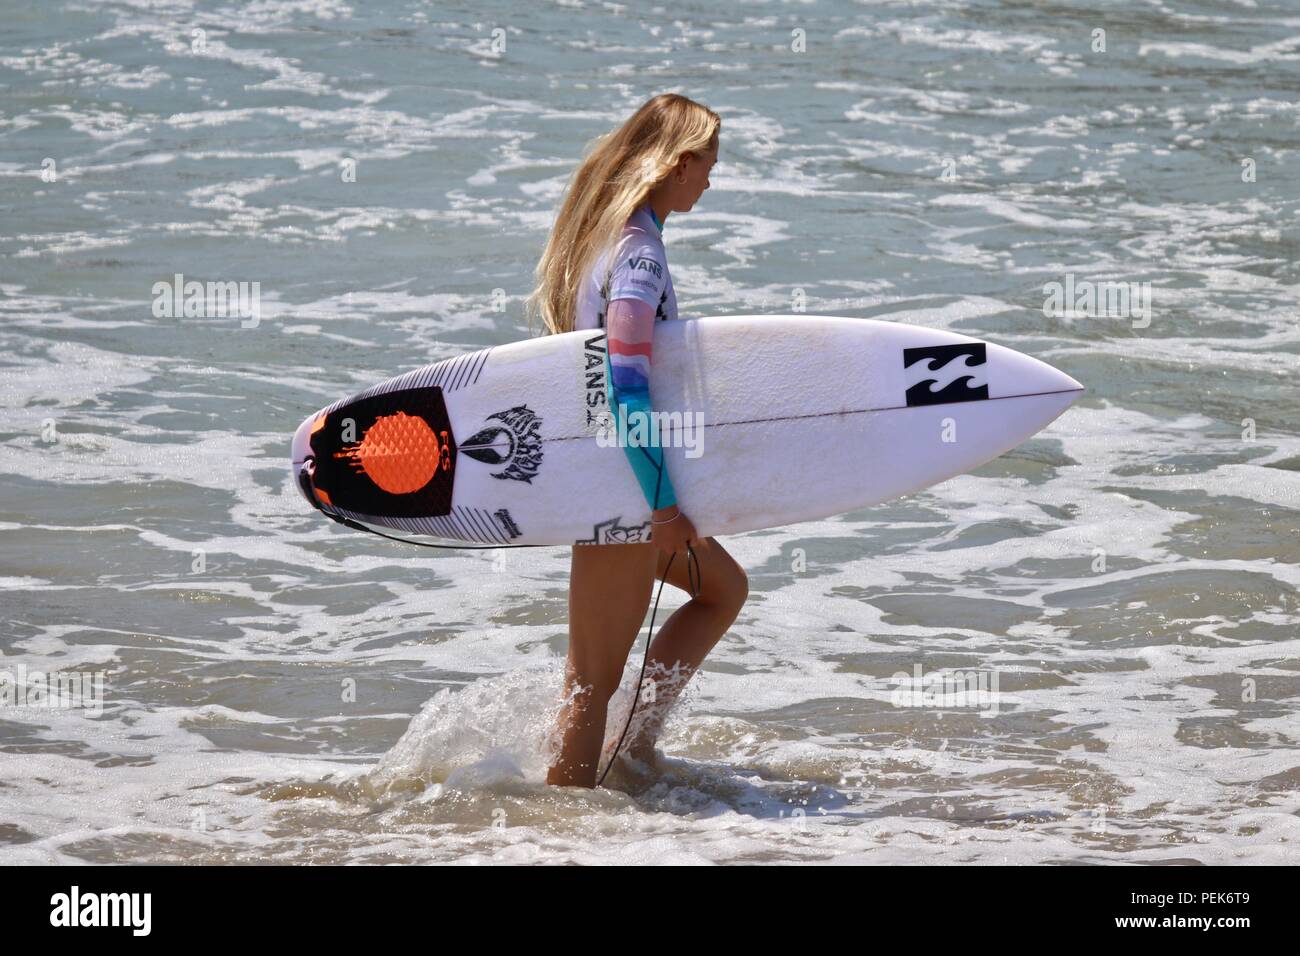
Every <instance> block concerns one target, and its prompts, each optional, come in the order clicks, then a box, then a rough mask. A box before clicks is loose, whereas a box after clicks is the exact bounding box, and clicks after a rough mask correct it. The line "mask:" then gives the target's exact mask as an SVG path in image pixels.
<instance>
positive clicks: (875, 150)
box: [0, 0, 1300, 864]
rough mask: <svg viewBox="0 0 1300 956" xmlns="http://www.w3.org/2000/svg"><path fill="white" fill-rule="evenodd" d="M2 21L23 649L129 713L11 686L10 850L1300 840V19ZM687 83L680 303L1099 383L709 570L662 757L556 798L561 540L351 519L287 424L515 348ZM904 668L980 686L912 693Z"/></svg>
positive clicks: (941, 7) (554, 11)
mask: <svg viewBox="0 0 1300 956" xmlns="http://www.w3.org/2000/svg"><path fill="white" fill-rule="evenodd" d="M3 21H4V22H3V24H2V25H0V410H2V411H3V419H2V420H0V583H2V585H3V592H2V597H0V605H2V608H3V613H2V614H0V628H2V630H0V652H2V654H3V656H2V657H0V671H4V672H6V673H11V674H18V673H19V670H20V669H25V670H23V673H25V674H26V675H27V676H26V677H25V678H24V679H25V680H26V681H27V682H28V684H27V686H28V687H31V686H34V683H33V682H36V681H38V680H39V674H41V673H55V674H61V675H74V674H75V675H86V679H88V680H92V683H91V684H90V685H89V687H90V695H89V700H90V705H83V706H80V707H55V706H51V703H52V702H51V700H49V699H44V700H43V699H41V698H39V697H27V698H25V699H24V700H22V701H11V702H9V703H6V704H5V705H4V706H3V707H2V708H0V752H2V753H3V765H4V770H5V773H4V781H3V784H0V863H110V862H186V863H217V862H236V861H238V862H256V861H268V862H350V863H378V862H384V863H414V862H442V861H461V862H477V863H485V862H502V863H565V862H579V863H741V862H745V863H752V862H795V861H798V862H830V863H844V862H850V863H881V864H909V863H935V864H950V863H1006V862H1009V863H1056V864H1061V863H1140V864H1158V863H1288V862H1289V863H1294V862H1297V860H1298V859H1300V852H1298V850H1300V817H1298V816H1297V811H1298V810H1300V801H1298V800H1297V797H1296V789H1297V786H1298V785H1300V723H1298V722H1297V716H1298V715H1297V711H1298V709H1300V635H1298V634H1297V628H1298V622H1300V592H1298V591H1297V586H1298V585H1300V569H1298V568H1297V563H1298V562H1300V474H1298V472H1300V390H1298V389H1297V387H1296V386H1297V368H1298V361H1300V331H1298V330H1297V320H1298V316H1300V269H1298V267H1297V264H1296V263H1297V258H1300V242H1298V240H1297V214H1298V213H1300V185H1297V178H1296V174H1295V170H1296V167H1297V163H1300V6H1298V5H1297V4H1296V3H1295V2H1294V0H1286V2H1282V0H1235V2H1234V0H1218V2H1205V0H1199V2H1198V0H1191V2H1177V3H1174V2H1161V0H1125V2H1111V3H1100V4H1087V5H1085V4H1069V3H1064V2H1050V0H1021V2H1002V3H999V2H991V0H985V2H964V0H934V2H910V0H909V2H902V0H899V2H882V3H873V4H853V3H847V2H835V3H827V2H819V3H807V4H779V3H757V2H756V3H747V4H739V5H735V4H728V5H718V4H705V3H673V4H663V5H658V6H626V5H617V4H607V3H580V2H576V0H573V2H558V3H549V4H531V3H501V2H496V3H493V2H487V3H474V4H468V3H466V4H444V3H415V2H409V3H396V2H377V3H364V4H362V3H355V2H354V3H352V4H346V3H341V2H331V0H315V2H313V0H305V2H304V0H260V2H254V3H247V4H239V3H207V2H191V0H137V2H103V3H91V2H70V3H56V2H50V3H37V2H24V0H12V2H9V3H7V4H6V5H5V12H4V17H3ZM1098 30H1100V31H1104V49H1102V48H1101V45H1100V43H1099V41H1100V40H1101V39H1102V38H1103V34H1099V33H1097V32H1096V31H1098ZM669 90H672V91H678V92H682V93H685V94H687V95H689V96H692V97H694V98H696V99H699V100H700V101H702V102H704V103H706V104H708V105H709V106H711V107H712V108H713V109H715V110H716V111H718V112H719V113H720V114H721V115H722V117H723V132H722V144H721V152H720V159H719V162H718V165H717V167H716V169H715V171H714V173H713V175H712V188H711V189H710V190H709V191H708V192H707V193H706V194H705V196H704V197H703V199H702V201H701V202H700V203H699V204H698V205H697V206H696V208H695V210H694V211H692V212H691V213H689V214H685V215H674V216H672V217H671V218H670V219H669V220H668V222H667V226H666V230H665V238H666V241H667V244H668V252H669V259H670V264H671V268H672V273H673V278H674V283H675V285H676V288H677V293H678V298H679V301H680V305H681V310H682V314H683V315H685V316H691V315H708V314H726V313H744V312H764V311H772V312H788V311H791V309H792V307H793V306H794V305H795V304H796V303H797V304H798V305H799V307H802V308H805V309H806V311H807V312H809V313H812V314H831V315H848V316H860V317H870V318H884V319H890V320H894V321H900V322H911V323H917V324H921V325H926V326H933V327H943V328H948V329H953V330H956V331H960V332H963V333H967V334H970V335H975V336H978V337H981V338H985V339H989V340H991V341H996V342H999V343H1001V344H1004V345H1007V346H1010V347H1012V348H1015V349H1019V350H1021V351H1024V352H1027V353H1029V354H1032V355H1035V356H1037V357H1039V358H1042V359H1044V360H1045V361H1047V362H1049V363H1051V364H1053V365H1056V366H1058V367H1059V368H1061V369H1062V370H1064V371H1066V372H1068V373H1069V374H1071V375H1073V376H1074V377H1075V378H1077V379H1079V380H1080V381H1082V382H1084V383H1085V384H1086V385H1087V386H1088V388H1089V391H1088V393H1087V394H1086V395H1085V396H1084V398H1082V399H1081V400H1080V401H1079V402H1078V403H1076V405H1075V406H1074V407H1073V408H1072V409H1071V410H1070V411H1069V412H1067V413H1066V414H1065V415H1064V416H1063V417H1062V418H1061V419H1059V420H1058V421H1057V422H1055V423H1054V424H1053V425H1052V426H1051V427H1049V428H1048V429H1046V430H1045V431H1044V432H1042V433H1041V434H1040V435H1038V436H1037V437H1035V438H1034V439H1033V440H1031V441H1029V442H1027V443H1025V444H1024V445H1022V446H1021V447H1019V448H1017V449H1016V450H1014V451H1013V452H1011V453H1009V454H1007V455H1005V456H1003V457H1002V458H1000V459H998V460H997V461H995V462H993V463H991V464H989V465H987V466H985V467H983V468H981V469H979V470H978V471H977V472H975V473H973V474H969V475H965V476H962V477H960V478H957V479H955V480H952V481H949V482H946V483H944V484H942V485H939V486H937V487H934V488H931V489H929V490H927V491H926V492H924V493H921V494H917V495H914V496H912V497H910V498H907V499H905V500H902V501H897V502H894V503H892V504H890V505H886V506H881V507H877V508H872V509H867V510H864V511H861V512H857V513H852V514H847V515H842V516H838V517H835V518H833V519H829V520H826V521H822V522H814V523H808V524H802V525H798V526H793V527H788V528H781V529H774V530H768V531H762V532H757V533H752V534H745V535H738V536H734V537H730V538H725V539H723V543H724V544H725V546H726V547H727V548H728V549H729V550H730V551H731V552H732V553H733V554H734V555H736V557H737V558H738V560H739V561H740V562H741V563H742V564H743V566H744V567H745V568H746V569H747V570H748V572H749V574H750V582H751V594H750V598H749V601H748V603H747V605H746V607H745V609H744V610H743V611H742V613H741V615H740V617H739V619H738V620H737V622H736V624H735V626H734V627H733V629H732V630H731V632H730V633H729V634H728V635H727V636H726V637H725V638H724V639H723V641H722V642H721V643H720V644H719V646H718V647H717V648H716V650H715V651H714V653H713V654H712V655H711V657H710V659H709V662H708V664H707V665H706V667H705V669H704V670H703V672H702V673H701V674H700V675H698V677H697V679H696V680H695V681H694V682H693V683H692V685H691V687H690V689H689V691H688V693H687V696H686V699H685V700H684V701H683V702H682V704H681V706H680V707H679V708H678V709H677V710H676V711H675V712H674V713H673V714H672V715H671V717H670V719H669V723H668V725H667V727H666V730H665V734H664V737H663V739H662V742H661V748H662V751H663V754H664V764H665V765H664V768H663V770H662V772H661V773H660V774H659V775H658V776H656V777H654V778H653V779H651V780H649V781H640V782H639V783H636V784H632V783H631V782H626V781H625V782H617V781H616V786H614V787H612V788H607V789H604V790H600V791H578V790H570V789H560V788H548V787H545V786H544V785H543V784H542V783H541V781H542V779H543V777H544V773H545V765H546V758H545V754H546V747H547V737H548V732H549V727H550V721H551V719H552V717H553V714H554V709H555V707H556V705H557V703H558V698H559V688H560V679H561V671H562V661H563V655H564V651H565V646H566V594H567V590H566V589H567V575H568V561H569V554H568V552H567V550H565V549H563V548H548V549H530V550H520V551H499V552H493V551H466V552H455V551H450V552H427V551H420V550H418V549H412V548H408V547H404V546H402V545H399V544H393V543H389V542H385V541H382V540H380V539H378V538H373V537H370V536H365V535H361V534H358V533H355V532H350V531H347V530H345V529H342V528H337V527H334V526H331V525H329V524H328V523H327V522H325V521H323V520H322V519H321V518H320V517H319V516H318V515H316V514H314V513H311V512H309V511H308V510H307V509H306V508H305V507H304V504H303V502H302V500H301V498H300V497H299V496H298V494H297V492H296V490H295V489H294V488H293V487H292V485H291V483H290V482H289V479H288V473H287V468H286V455H287V447H288V440H289V437H290V435H291V433H292V431H293V429H294V428H295V427H296V425H297V424H298V422H299V421H301V419H302V417H303V416H304V415H305V414H306V413H308V412H310V411H311V410H313V409H315V408H317V407H319V406H321V405H323V404H325V403H327V402H328V401H331V400H333V399H334V398H337V397H339V396H341V395H343V394H346V393H348V392H351V391H354V390H357V389H359V388H361V387H364V386H366V385H369V384H372V383H374V382H376V381H378V380H380V379H383V378H386V377H388V376H390V375H394V374H397V373H399V372H402V371H406V370H409V369H411V368H415V367H418V366H420V365H424V364H427V363H430V362H432V361H436V360H439V359H442V358H447V357H450V356H454V355H457V354H459V353H461V352H464V351H467V350H473V349H478V348H482V347H484V346H486V345H490V344H495V343H503V342H508V341H512V340H515V339H518V338H522V337H524V336H526V335H527V334H528V331H527V329H526V328H525V326H524V324H523V320H522V298H523V296H524V295H525V294H526V293H527V292H528V291H529V283H530V279H531V271H532V268H533V266H534V264H535V263H536V260H537V257H538V255H539V254H540V251H541V248H542V245H543V243H544V240H545V235H546V230H547V228H548V226H549V223H550V220H551V217H552V215H553V213H554V210H555V207H556V204H557V201H558V198H559V196H560V194H561V190H562V188H563V186H564V183H565V180H566V177H567V175H568V173H569V172H570V170H571V169H572V168H573V166H574V164H575V162H576V161H577V159H578V158H579V157H580V155H581V153H582V150H583V147H584V145H585V144H586V143H587V142H588V141H589V140H590V139H591V138H592V137H594V136H596V135H597V134H599V133H601V132H604V131H605V130H607V129H609V128H611V127H612V126H614V125H616V124H617V123H619V122H620V121H621V120H622V119H623V118H625V117H626V116H627V115H629V114H630V113H631V112H632V111H633V110H634V109H635V107H636V106H637V105H639V104H640V103H641V102H642V101H643V100H644V99H645V98H646V97H648V96H650V95H653V94H654V93H657V92H662V91H669ZM178 273H179V274H182V275H184V276H185V277H186V278H188V279H198V280H201V281H208V280H213V281H236V282H250V283H252V282H257V283H260V313H259V318H258V321H257V322H256V323H253V322H252V321H251V320H248V321H244V320H241V318H240V317H239V316H237V315H236V316H222V317H200V316H190V317H185V316H182V317H167V316H161V317H160V316H158V315H155V312H154V309H153V302H154V298H155V294H154V291H153V289H154V284H155V283H158V282H160V281H165V280H170V279H171V278H172V277H173V276H174V275H176V274H178ZM1053 282H1059V283H1062V284H1065V283H1070V284H1072V285H1073V286H1074V287H1075V288H1078V287H1080V284H1082V283H1086V282H1094V283H1096V282H1124V283H1135V284H1137V285H1136V286H1133V287H1131V288H1133V289H1135V290H1137V291H1136V298H1135V299H1134V300H1133V301H1134V302H1137V303H1142V302H1147V304H1148V305H1149V308H1146V307H1140V308H1136V309H1134V308H1129V309H1127V310H1122V311H1119V312H1116V311H1114V310H1112V311H1110V312H1107V313H1105V314H1100V315H1090V314H1087V311H1086V310H1084V309H1075V310H1072V311H1064V312H1062V311H1059V310H1052V309H1045V301H1046V296H1047V293H1046V292H1045V288H1046V287H1047V286H1048V284H1050V283H1053ZM1148 293H1149V301H1148V300H1147V299H1146V296H1147V294H1148ZM245 326H247V327H245ZM683 597H684V596H683V595H681V594H678V593H676V592H674V593H672V594H671V595H670V594H669V592H668V591H665V598H664V603H665V605H666V606H667V609H668V610H671V609H672V608H674V607H676V606H678V605H679V604H680V603H681V600H682V599H683ZM660 615H661V618H660V619H661V620H662V618H663V617H664V616H666V615H665V609H664V608H662V607H661V611H660ZM642 639H644V638H642ZM639 653H640V648H639V646H638V648H637V649H636V650H634V652H633V656H634V658H636V659H637V660H639V658H637V655H638V654H639ZM918 668H919V669H920V673H921V674H923V675H931V676H933V675H944V674H951V673H954V672H958V671H961V672H976V673H980V674H983V675H985V676H986V677H989V678H990V679H994V678H995V679H996V680H997V681H998V688H997V689H998V694H997V698H996V706H989V705H988V702H987V701H986V702H984V703H982V704H980V703H979V702H976V705H972V703H971V702H970V701H969V700H968V701H961V700H958V699H956V698H944V699H938V700H923V701H922V706H900V703H901V701H900V700H899V691H900V690H901V689H902V688H903V687H905V686H907V685H905V684H904V683H902V682H901V681H899V680H897V679H896V678H895V675H898V674H900V673H903V674H907V675H912V676H913V678H914V677H915V675H916V674H917V673H918ZM632 673H633V671H632V670H631V669H629V677H628V685H629V686H630V683H631V679H632ZM93 679H98V680H102V685H101V684H95V683H93ZM97 687H98V688H99V690H95V688H97ZM620 701H621V706H622V707H623V708H624V712H625V708H626V705H627V703H628V701H627V697H626V695H624V696H622V697H621V698H620ZM20 704H21V706H20ZM83 704H84V702H83ZM621 716H622V715H621V714H620V713H619V712H618V708H617V707H616V708H615V712H614V715H613V716H612V717H611V734H613V733H616V732H617V730H618V729H619V726H616V724H617V723H618V722H619V718H621Z"/></svg>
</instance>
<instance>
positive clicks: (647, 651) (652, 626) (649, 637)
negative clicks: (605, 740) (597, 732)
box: [596, 544, 704, 787]
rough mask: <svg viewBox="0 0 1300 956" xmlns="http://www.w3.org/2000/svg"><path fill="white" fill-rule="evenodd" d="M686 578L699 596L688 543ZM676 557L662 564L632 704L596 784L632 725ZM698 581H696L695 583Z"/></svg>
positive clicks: (697, 563) (697, 564)
mask: <svg viewBox="0 0 1300 956" xmlns="http://www.w3.org/2000/svg"><path fill="white" fill-rule="evenodd" d="M686 555H687V558H686V578H687V582H688V583H689V584H690V586H691V597H693V598H697V597H699V596H700V585H701V584H703V582H704V572H702V571H701V570H700V559H699V556H698V555H697V554H696V553H695V549H694V548H692V547H691V546H690V545H689V544H688V545H686ZM675 557H677V552H676V551H674V552H673V553H672V554H670V555H668V563H667V564H666V565H665V566H664V576H663V577H662V578H660V579H659V590H658V591H657V592H656V593H655V606H654V610H652V611H651V612H650V630H649V632H648V633H647V634H646V639H645V654H643V655H642V657H641V673H640V674H638V675H637V678H636V689H635V691H634V692H633V695H632V706H631V708H630V709H629V710H628V712H627V722H626V723H624V724H623V732H622V733H621V734H619V735H618V743H616V744H615V745H614V752H613V753H612V754H611V755H610V758H609V763H607V764H605V772H604V773H602V774H601V775H600V777H599V778H598V779H597V780H596V786H598V787H599V786H601V785H602V784H603V783H604V782H605V775H606V774H608V773H609V771H610V768H612V767H613V766H614V761H615V760H617V759H618V752H619V749H620V748H622V746H623V740H624V738H626V737H627V732H628V728H630V727H631V726H632V718H633V717H634V716H635V715H636V708H637V705H638V704H640V703H641V685H642V684H644V683H645V669H646V665H647V664H649V663H650V645H651V644H652V643H653V642H654V637H655V617H656V616H657V615H658V614H659V596H660V595H661V594H663V593H664V582H665V581H667V580H668V572H669V571H671V570H672V569H673V558H675ZM692 561H694V562H695V574H691V562H692ZM697 581H698V583H697Z"/></svg>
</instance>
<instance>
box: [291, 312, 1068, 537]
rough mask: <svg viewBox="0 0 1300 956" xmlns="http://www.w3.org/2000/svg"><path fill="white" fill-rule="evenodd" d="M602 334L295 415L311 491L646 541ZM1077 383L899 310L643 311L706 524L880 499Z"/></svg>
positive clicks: (996, 436)
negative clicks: (610, 425)
mask: <svg viewBox="0 0 1300 956" xmlns="http://www.w3.org/2000/svg"><path fill="white" fill-rule="evenodd" d="M605 344H606V337H605V331H604V330H603V329H598V330H588V331H579V332H570V333H567V334H564V335H548V336H540V337H537V338H532V339H527V340H524V341H520V342H514V343H511V344H509V345H500V346H494V347H493V348H489V349H483V350H482V351H479V352H473V353H468V354H466V355H462V356H459V357H457V358H454V359H448V360H446V361H443V362H439V363H438V364H436V365H430V366H427V367H425V368H422V369H418V370H417V371H414V372H409V373H407V374H405V375H401V376H398V377H397V378H393V379H390V380H388V381H386V382H383V383H381V384H379V385H376V386H375V387H374V388H371V389H368V390H367V391H365V392H362V393H360V394H358V395H355V396H352V397H350V398H347V399H343V400H342V401H339V402H336V403H334V404H333V405H330V406H328V407H327V408H325V409H322V410H321V411H319V412H316V413H314V414H313V415H311V416H309V417H308V418H307V419H306V421H304V422H303V424H302V426H301V427H299V429H298V431H297V434H296V435H295V436H294V440H293V450H292V459H293V473H294V480H295V481H297V482H298V484H299V487H300V488H301V489H302V490H303V493H304V495H305V496H307V498H308V501H309V502H311V503H312V504H313V505H319V506H320V507H323V508H325V509H328V510H332V511H334V512H335V513H337V514H341V515H343V516H345V517H349V518H353V519H356V520H358V521H362V522H365V523H367V524H373V525H377V526H382V527H388V528H396V529H401V530H404V531H408V532H418V533H421V534H427V535H434V536H437V537H439V538H444V539H451V540H459V541H472V542H478V543H484V544H494V543H495V544H503V545H504V544H562V545H568V544H583V543H586V544H610V543H623V542H636V541H645V540H648V539H649V536H650V531H651V526H650V509H649V507H648V505H647V504H646V501H645V498H644V496H643V495H642V493H641V489H640V486H639V485H638V484H637V481H636V478H635V477H634V475H633V473H632V468H631V465H630V464H629V463H628V461H627V458H626V455H625V452H624V450H623V449H622V448H621V447H619V446H618V445H617V443H615V442H610V441H606V440H604V436H606V435H608V434H609V432H607V431H606V430H605V429H604V427H603V424H602V422H603V421H604V420H606V416H605V415H604V413H605V412H607V406H606V385H605ZM1082 391H1083V386H1082V385H1080V384H1079V383H1078V382H1076V381H1075V380H1074V379H1073V378H1071V377H1070V376H1068V375H1065V374H1064V373H1062V372H1059V371H1057V370H1056V369H1054V368H1052V367H1051V366H1050V365H1047V364H1045V363H1043V362H1040V361H1038V360H1037V359H1033V358H1030V357H1029V356H1027V355H1023V354H1021V353H1019V352H1015V351H1013V350H1011V349H1008V348H1003V347H1002V346H999V345H994V344H992V343H986V342H982V341H980V340H978V339H973V338H970V337H968V336H964V335H959V334H956V333H953V332H948V331H943V330H938V329H928V328H922V327H920V326H914V325H906V324H902V323H898V322H882V321H876V320H870V319H851V318H832V317H824V316H808V315H774V316H752V315H750V316H728V317H720V318H704V319H684V320H683V319H679V320H676V321H671V322H660V323H658V324H657V325H656V327H655V335H654V355H653V367H652V369H651V375H650V394H651V398H652V400H653V404H654V408H655V410H656V411H657V412H659V413H661V414H664V413H667V414H668V415H669V416H671V415H673V414H676V415H677V419H676V423H680V426H681V427H680V428H677V429H673V430H671V431H667V432H665V433H663V434H661V436H660V443H661V445H663V446H664V456H665V460H666V462H667V466H668V473H669V476H670V477H671V479H672V483H673V486H674V488H675V490H676V492H677V498H678V503H679V504H680V506H681V507H682V509H683V510H684V511H685V512H686V513H687V515H688V516H689V517H690V519H691V521H692V522H693V523H694V525H695V528H696V530H697V531H698V533H699V534H700V535H701V536H708V535H718V534H730V533H735V532H741V531H751V530H755V529H758V528H769V527H776V526H780V525H787V524H793V523H795V522H799V521H806V520H811V519H816V518H824V517H828V516H830V515H835V514H839V513H842V512H845V511H851V510H853V509H856V508H861V507H864V506H866V505H872V504H878V503H880V502H883V501H888V500H890V499H892V498H897V497H899V496H901V495H906V494H909V493H912V492H915V491H919V490H921V489H922V488H927V487H929V486H931V485H934V484H936V483H938V482H941V481H943V480H945V479H947V478H951V477H952V476H954V475H959V474H962V473H963V472H966V471H970V470H971V469H972V468H976V467H978V466H979V465H981V464H983V463H984V462H987V461H989V460H991V459H993V458H996V457H997V456H998V455H1001V454H1002V453H1003V452H1005V451H1008V450H1009V449H1011V448H1014V447H1015V446H1016V445H1018V444H1020V443H1021V442H1022V441H1024V440H1025V439H1026V438H1029V437H1030V436H1031V435H1033V434H1034V433H1035V432H1037V431H1039V430H1040V429H1041V428H1043V427H1044V426H1046V425H1047V424H1048V423H1049V422H1051V421H1052V420H1053V419H1055V418H1056V417H1057V416H1058V415H1060V414H1061V413H1062V412H1064V411H1065V410H1066V408H1068V407H1069V406H1070V404H1071V403H1072V402H1073V401H1074V400H1075V399H1076V398H1078V396H1079V395H1080V394H1082Z"/></svg>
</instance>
